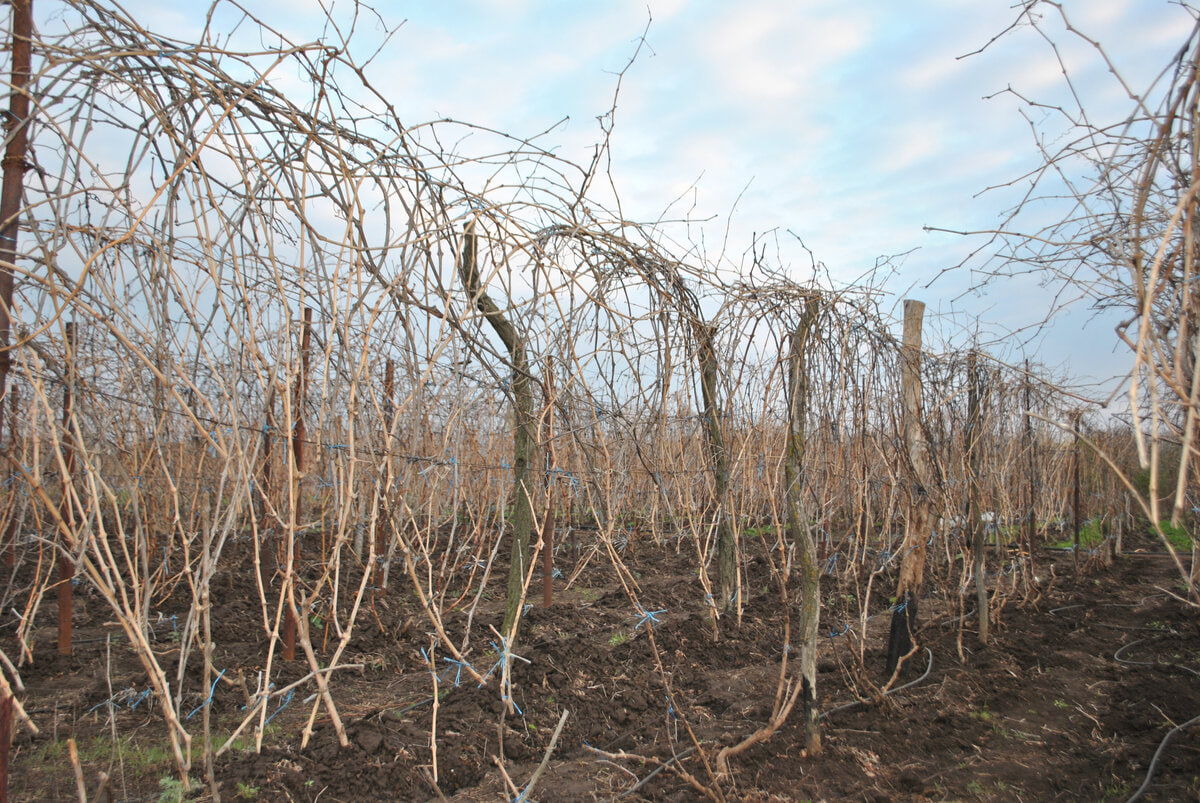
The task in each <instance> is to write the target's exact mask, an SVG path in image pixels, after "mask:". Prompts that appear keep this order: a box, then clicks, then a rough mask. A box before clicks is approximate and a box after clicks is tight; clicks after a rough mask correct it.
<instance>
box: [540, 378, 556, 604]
mask: <svg viewBox="0 0 1200 803" xmlns="http://www.w3.org/2000/svg"><path fill="white" fill-rule="evenodd" d="M545 386H546V431H545V439H546V511H545V513H544V514H543V515H542V605H543V606H545V607H547V608H549V607H550V606H551V605H553V604H554V484H553V482H552V481H551V480H552V476H551V473H550V472H551V471H553V470H554V469H555V468H556V463H555V454H554V366H553V364H552V363H551V361H550V358H549V357H547V358H546V375H545Z"/></svg>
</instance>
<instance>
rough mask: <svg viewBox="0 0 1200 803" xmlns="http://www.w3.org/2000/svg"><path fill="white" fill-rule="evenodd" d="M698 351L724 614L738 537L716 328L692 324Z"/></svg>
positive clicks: (731, 595) (732, 594)
mask: <svg viewBox="0 0 1200 803" xmlns="http://www.w3.org/2000/svg"><path fill="white" fill-rule="evenodd" d="M693 327H694V329H695V332H696V341H697V346H698V349H699V352H700V396H701V401H702V402H703V404H704V434H705V437H706V438H707V441H708V455H709V461H710V462H711V465H712V473H713V485H714V488H713V497H714V498H713V504H714V505H715V506H716V514H717V517H718V518H717V575H718V582H719V583H720V587H719V590H718V592H717V593H718V599H717V609H718V610H722V611H727V610H729V609H730V608H734V607H737V604H738V594H737V586H738V582H737V579H738V578H737V573H738V560H737V538H736V535H735V533H734V531H733V526H732V524H731V523H730V520H729V511H728V509H727V508H728V499H727V497H728V496H729V454H728V452H727V450H726V448H725V433H724V431H723V429H722V427H721V403H720V400H719V399H718V398H717V376H718V371H719V369H720V366H719V363H718V360H717V349H716V342H715V341H716V336H717V327H716V326H710V325H708V324H706V323H704V322H703V321H699V320H697V321H695V322H693Z"/></svg>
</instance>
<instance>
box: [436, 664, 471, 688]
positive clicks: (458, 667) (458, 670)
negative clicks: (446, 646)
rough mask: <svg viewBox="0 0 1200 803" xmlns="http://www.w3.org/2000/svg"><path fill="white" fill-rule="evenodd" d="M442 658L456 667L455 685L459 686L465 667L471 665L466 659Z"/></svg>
mask: <svg viewBox="0 0 1200 803" xmlns="http://www.w3.org/2000/svg"><path fill="white" fill-rule="evenodd" d="M442 660H443V661H445V662H446V663H448V664H450V665H451V666H453V667H454V687H455V688H458V684H459V682H460V681H461V680H462V671H463V667H467V666H470V664H467V663H466V662H465V661H456V660H454V659H453V658H446V657H445V656H443V657H442Z"/></svg>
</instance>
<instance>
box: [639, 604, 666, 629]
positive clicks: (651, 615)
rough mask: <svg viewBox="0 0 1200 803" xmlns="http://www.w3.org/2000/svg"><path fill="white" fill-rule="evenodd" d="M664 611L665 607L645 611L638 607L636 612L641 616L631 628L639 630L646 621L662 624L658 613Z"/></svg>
mask: <svg viewBox="0 0 1200 803" xmlns="http://www.w3.org/2000/svg"><path fill="white" fill-rule="evenodd" d="M666 612H667V611H666V609H665V608H664V609H663V610H660V611H647V610H643V609H641V608H638V613H640V614H641V616H642V618H641V619H639V620H638V623H637V624H636V625H635V626H634V628H633V629H634V630H639V629H640V628H641V627H642V625H644V624H646V623H647V622H649V623H650V624H652V625H657V624H662V622H660V621H659V620H658V615H659V614H660V613H666Z"/></svg>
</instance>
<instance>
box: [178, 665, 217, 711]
mask: <svg viewBox="0 0 1200 803" xmlns="http://www.w3.org/2000/svg"><path fill="white" fill-rule="evenodd" d="M226 671H227V670H225V669H222V670H221V674H219V675H217V679H216V680H214V681H213V683H212V688H211V689H209V690H208V699H207V700H205V701H204V702H202V703H200V705H198V706H196V708H195V709H193V710H192V713H190V714H188V715H187V716H186V717H184V720H185V721H186V720H189V719H191V718H192V717H194V716H196V712H197V711H199V710H201V709H202V708H204V707H205V706H207V705H208V704H209V703H211V702H212V698H213V695H214V694H216V692H217V684H218V683H219V682H220V681H221V678H223V677H224V676H225V672H226Z"/></svg>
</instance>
